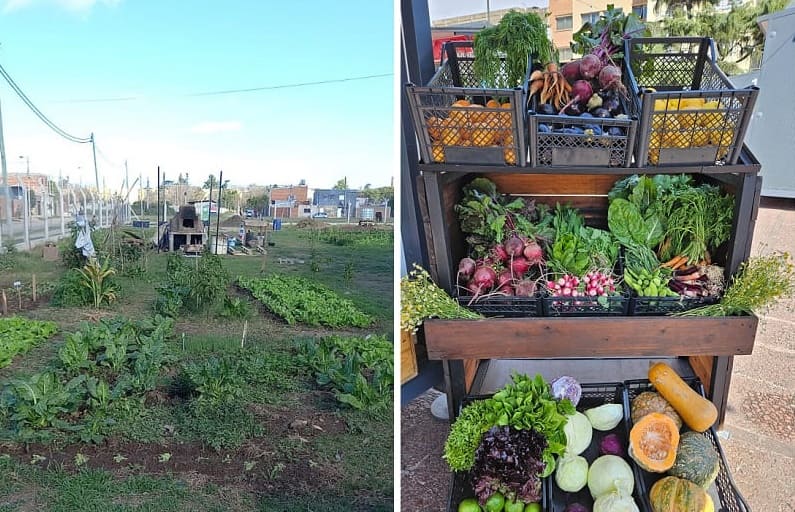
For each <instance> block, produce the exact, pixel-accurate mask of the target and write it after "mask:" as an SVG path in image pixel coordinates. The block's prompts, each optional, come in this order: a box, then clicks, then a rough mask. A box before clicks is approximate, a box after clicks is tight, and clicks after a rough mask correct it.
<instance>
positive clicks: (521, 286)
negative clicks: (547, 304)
mask: <svg viewBox="0 0 795 512" xmlns="http://www.w3.org/2000/svg"><path fill="white" fill-rule="evenodd" d="M514 290H515V292H516V296H517V297H532V296H533V295H535V293H536V282H535V281H533V280H532V279H523V280H521V281H519V283H518V284H517V285H516V286H515V287H514Z"/></svg>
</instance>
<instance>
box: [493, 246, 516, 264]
mask: <svg viewBox="0 0 795 512" xmlns="http://www.w3.org/2000/svg"><path fill="white" fill-rule="evenodd" d="M491 255H492V257H493V258H494V259H495V260H496V261H499V262H501V263H505V262H506V261H508V260H509V259H511V256H510V255H509V254H508V252H507V251H506V250H505V247H503V246H502V245H500V244H497V245H495V246H494V247H492V248H491Z"/></svg>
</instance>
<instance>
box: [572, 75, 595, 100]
mask: <svg viewBox="0 0 795 512" xmlns="http://www.w3.org/2000/svg"><path fill="white" fill-rule="evenodd" d="M571 95H572V97H573V98H574V102H573V103H588V100H590V99H591V96H593V87H591V82H589V81H587V80H577V81H576V82H574V85H572V86H571Z"/></svg>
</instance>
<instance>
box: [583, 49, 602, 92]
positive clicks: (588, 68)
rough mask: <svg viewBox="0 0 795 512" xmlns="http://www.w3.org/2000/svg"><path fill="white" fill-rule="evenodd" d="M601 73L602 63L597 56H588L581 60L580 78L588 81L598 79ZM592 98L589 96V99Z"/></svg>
mask: <svg viewBox="0 0 795 512" xmlns="http://www.w3.org/2000/svg"><path fill="white" fill-rule="evenodd" d="M600 71H602V61H601V60H599V57H597V56H596V55H593V54H588V55H586V56H585V57H583V58H582V59H581V60H580V76H581V77H583V78H585V79H586V80H590V79H591V78H595V77H597V76H598V75H599V72H600ZM590 97H591V96H590V95H588V98H590ZM584 101H588V100H587V99H586V100H584Z"/></svg>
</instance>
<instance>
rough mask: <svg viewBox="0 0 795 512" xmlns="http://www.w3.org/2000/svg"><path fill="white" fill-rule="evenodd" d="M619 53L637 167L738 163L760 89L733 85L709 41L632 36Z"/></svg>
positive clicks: (707, 39) (712, 43) (710, 40)
mask: <svg viewBox="0 0 795 512" xmlns="http://www.w3.org/2000/svg"><path fill="white" fill-rule="evenodd" d="M624 54H625V55H626V56H627V59H626V61H625V62H626V63H627V65H626V66H624V72H623V75H624V82H625V85H626V87H627V89H628V90H629V94H630V97H631V98H632V101H630V105H629V106H630V109H631V110H632V113H633V114H634V115H635V116H636V117H637V118H638V120H639V128H638V135H637V143H636V155H635V157H636V158H635V160H636V165H637V166H638V167H646V166H651V167H653V166H663V165H689V164H706V165H722V164H735V163H736V162H737V159H738V158H739V156H740V151H741V150H742V146H743V140H744V138H745V133H746V130H747V128H748V123H749V121H750V119H751V114H752V113H753V109H754V104H755V103H756V98H757V96H758V94H759V89H758V88H757V87H748V88H745V89H735V88H734V87H733V86H732V84H731V82H730V81H729V79H728V78H727V77H726V75H725V74H724V73H723V72H722V71H721V70H720V68H718V65H717V64H716V62H715V55H716V52H715V44H714V41H713V40H712V39H710V38H707V37H704V38H698V37H669V38H665V37H649V38H632V39H628V40H626V41H625V42H624ZM669 100H670V101H669ZM680 108H681V109H680Z"/></svg>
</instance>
